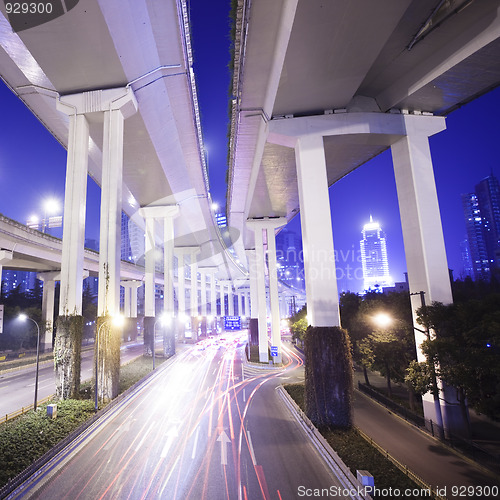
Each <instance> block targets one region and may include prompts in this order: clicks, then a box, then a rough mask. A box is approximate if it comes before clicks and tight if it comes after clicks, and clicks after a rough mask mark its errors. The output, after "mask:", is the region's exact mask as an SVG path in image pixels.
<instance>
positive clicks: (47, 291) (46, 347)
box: [36, 271, 61, 352]
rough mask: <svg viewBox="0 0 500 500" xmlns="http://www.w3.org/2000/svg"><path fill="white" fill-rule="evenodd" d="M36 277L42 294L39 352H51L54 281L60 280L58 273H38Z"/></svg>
mask: <svg viewBox="0 0 500 500" xmlns="http://www.w3.org/2000/svg"><path fill="white" fill-rule="evenodd" d="M36 277H37V278H38V279H39V280H41V281H43V292H42V324H41V325H40V327H41V328H40V330H41V332H40V351H41V352H46V351H51V350H52V347H53V346H52V334H53V332H54V298H55V292H56V281H59V280H60V279H61V273H60V271H55V272H48V273H38V274H37V275H36Z"/></svg>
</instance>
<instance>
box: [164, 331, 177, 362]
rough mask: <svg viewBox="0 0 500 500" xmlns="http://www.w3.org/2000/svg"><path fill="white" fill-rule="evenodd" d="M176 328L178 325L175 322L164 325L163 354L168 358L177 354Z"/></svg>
mask: <svg viewBox="0 0 500 500" xmlns="http://www.w3.org/2000/svg"><path fill="white" fill-rule="evenodd" d="M175 328H176V325H175V324H174V323H173V322H172V324H170V325H168V326H165V327H163V355H164V356H165V357H166V358H170V357H171V356H174V354H175Z"/></svg>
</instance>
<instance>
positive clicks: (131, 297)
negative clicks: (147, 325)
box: [120, 280, 142, 340]
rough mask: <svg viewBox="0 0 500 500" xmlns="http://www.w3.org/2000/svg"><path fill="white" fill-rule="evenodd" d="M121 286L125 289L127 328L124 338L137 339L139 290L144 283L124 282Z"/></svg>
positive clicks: (124, 312)
mask: <svg viewBox="0 0 500 500" xmlns="http://www.w3.org/2000/svg"><path fill="white" fill-rule="evenodd" d="M120 285H121V286H122V287H123V288H124V292H125V293H124V298H125V303H124V310H123V314H124V316H125V322H126V324H125V327H124V331H123V335H124V338H125V339H127V340H136V339H137V289H138V288H139V287H140V286H142V281H136V280H130V281H122V282H121V283H120Z"/></svg>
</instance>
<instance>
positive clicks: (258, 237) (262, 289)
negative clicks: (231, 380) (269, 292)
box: [247, 221, 269, 363]
mask: <svg viewBox="0 0 500 500" xmlns="http://www.w3.org/2000/svg"><path fill="white" fill-rule="evenodd" d="M247 224H248V226H249V228H250V229H251V230H252V231H254V232H255V269H254V270H253V274H256V280H257V283H256V284H257V319H258V335H259V361H260V362H261V363H267V362H268V361H269V354H268V346H267V298H266V271H265V263H264V241H263V236H262V225H261V224H259V223H258V221H255V222H251V221H249V222H247ZM250 272H251V273H252V270H250ZM252 309H253V308H252Z"/></svg>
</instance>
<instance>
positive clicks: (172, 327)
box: [162, 205, 179, 356]
mask: <svg viewBox="0 0 500 500" xmlns="http://www.w3.org/2000/svg"><path fill="white" fill-rule="evenodd" d="M162 209H163V210H162V212H163V252H164V253H163V262H164V265H163V276H164V293H163V300H164V302H163V312H164V313H165V314H166V316H167V318H166V321H167V323H166V324H165V325H164V326H163V354H164V356H173V355H174V354H175V333H176V324H175V311H174V237H175V235H174V218H175V217H177V216H178V215H179V207H178V206H177V205H176V206H170V207H162Z"/></svg>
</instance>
